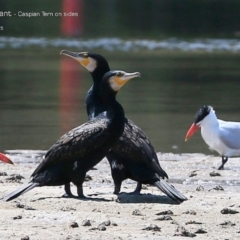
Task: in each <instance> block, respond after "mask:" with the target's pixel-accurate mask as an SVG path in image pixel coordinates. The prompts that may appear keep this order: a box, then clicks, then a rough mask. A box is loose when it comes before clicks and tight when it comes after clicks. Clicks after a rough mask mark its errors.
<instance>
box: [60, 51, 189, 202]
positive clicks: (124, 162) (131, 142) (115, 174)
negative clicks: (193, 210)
mask: <svg viewBox="0 0 240 240" xmlns="http://www.w3.org/2000/svg"><path fill="white" fill-rule="evenodd" d="M60 54H63V55H66V56H69V57H72V58H73V59H75V60H77V61H78V62H79V63H80V64H81V65H82V66H84V67H85V68H87V70H88V71H89V72H90V73H91V75H92V79H93V86H92V87H91V88H90V89H89V91H88V93H87V96H86V108H87V114H88V117H89V119H92V118H94V117H96V116H98V115H99V114H101V115H104V111H105V110H106V108H105V106H104V105H103V102H102V100H101V96H100V94H99V89H100V88H99V86H100V83H101V79H102V76H103V75H104V74H105V73H106V72H107V71H110V68H109V65H108V62H107V60H106V59H105V58H104V57H103V56H101V55H99V54H96V53H90V52H79V53H76V52H70V51H67V50H62V51H61V53H60ZM106 157H107V159H108V161H109V164H110V167H111V173H112V178H113V181H114V185H115V189H114V193H115V194H118V193H119V192H120V190H121V184H122V181H124V180H125V179H127V178H130V179H132V180H135V181H137V182H138V184H137V187H136V189H135V191H134V192H133V193H140V191H141V189H142V184H152V185H155V186H156V187H158V188H159V189H160V190H161V191H162V192H164V193H165V194H166V195H168V196H169V197H170V198H172V199H173V200H175V201H176V202H179V203H180V202H183V201H185V200H187V198H186V197H185V196H184V195H182V194H181V193H180V192H179V191H178V190H176V189H175V188H174V187H173V186H171V185H169V184H168V183H167V182H166V181H164V180H163V179H164V178H168V175H167V173H166V172H165V171H164V170H163V169H162V168H161V166H160V164H159V162H158V158H157V154H156V152H155V150H154V147H153V146H152V144H151V142H150V140H149V139H148V137H147V136H146V135H145V134H144V132H143V131H142V130H141V129H140V128H139V127H138V126H136V125H135V124H134V123H133V122H132V121H131V120H129V119H127V118H125V128H124V132H123V135H122V136H121V137H120V139H119V141H118V144H116V145H115V146H114V147H112V148H111V151H110V152H109V153H108V154H107V156H106Z"/></svg>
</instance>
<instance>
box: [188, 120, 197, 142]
mask: <svg viewBox="0 0 240 240" xmlns="http://www.w3.org/2000/svg"><path fill="white" fill-rule="evenodd" d="M199 128H200V127H199V126H198V125H196V124H195V123H193V124H192V126H191V127H190V128H189V130H188V132H187V135H186V137H185V141H187V140H188V139H189V138H190V137H191V136H192V135H193V134H194V133H195V132H196V131H197V130H198V129H199Z"/></svg>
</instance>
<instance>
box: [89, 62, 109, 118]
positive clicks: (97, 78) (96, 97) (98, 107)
mask: <svg viewBox="0 0 240 240" xmlns="http://www.w3.org/2000/svg"><path fill="white" fill-rule="evenodd" d="M108 71H110V68H109V66H108V65H106V66H103V67H97V68H96V69H95V70H94V71H93V72H92V73H91V75H92V80H93V85H92V87H91V88H90V89H89V90H88V93H87V96H86V109H87V114H88V118H89V119H92V118H94V117H96V116H97V115H98V114H100V113H102V112H105V111H106V107H105V106H104V104H103V101H102V98H101V94H100V85H101V81H102V78H103V76H104V74H105V73H106V72H108Z"/></svg>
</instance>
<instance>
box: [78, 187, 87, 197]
mask: <svg viewBox="0 0 240 240" xmlns="http://www.w3.org/2000/svg"><path fill="white" fill-rule="evenodd" d="M77 194H78V198H86V197H85V196H84V194H83V187H82V184H79V185H77Z"/></svg>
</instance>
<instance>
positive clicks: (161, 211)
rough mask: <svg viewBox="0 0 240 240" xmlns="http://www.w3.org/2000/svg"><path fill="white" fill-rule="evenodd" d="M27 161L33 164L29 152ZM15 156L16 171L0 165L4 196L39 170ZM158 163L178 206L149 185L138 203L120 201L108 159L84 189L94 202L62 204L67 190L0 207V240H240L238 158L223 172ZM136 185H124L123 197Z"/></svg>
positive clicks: (207, 163) (211, 161) (205, 162)
mask: <svg viewBox="0 0 240 240" xmlns="http://www.w3.org/2000/svg"><path fill="white" fill-rule="evenodd" d="M24 154H25V156H26V159H30V160H31V156H32V152H26V153H24ZM10 156H11V157H12V159H13V161H14V162H16V164H15V166H10V165H6V164H0V168H1V169H0V187H1V193H0V194H1V196H3V195H6V194H7V193H9V192H11V191H13V190H15V189H16V188H18V187H20V186H21V185H22V184H23V183H26V182H27V181H28V179H29V177H30V175H31V173H32V172H33V170H34V169H35V167H36V166H37V164H38V163H33V162H31V161H29V163H26V162H25V161H22V162H21V161H18V159H19V156H18V155H17V154H16V153H15V154H14V155H11V153H10ZM158 157H159V160H160V164H161V166H162V167H163V168H164V169H165V170H166V172H167V173H168V175H169V178H170V179H169V182H171V183H172V184H173V185H174V186H175V187H176V188H177V189H178V190H179V191H181V192H182V193H183V194H184V195H185V196H187V198H188V201H186V202H184V203H182V204H180V205H176V204H174V203H173V202H172V201H171V200H170V199H169V198H168V197H166V196H165V195H164V194H163V193H161V192H160V191H159V190H158V189H157V188H155V187H152V186H145V187H144V190H142V195H140V196H132V195H128V194H125V193H122V194H120V195H119V196H118V197H117V196H115V195H113V194H112V192H113V182H112V179H111V175H110V171H109V166H108V162H107V161H106V160H103V161H102V162H101V163H100V164H98V165H97V166H96V170H91V171H90V172H88V175H90V177H91V178H92V179H91V178H89V179H88V181H86V182H85V183H84V192H85V195H88V196H90V197H91V198H92V199H91V200H86V201H82V200H78V199H70V198H62V197H61V196H62V195H63V193H64V191H63V187H42V188H35V189H33V190H32V191H30V192H28V193H26V194H25V195H22V196H21V197H19V198H17V199H16V200H14V201H11V202H7V203H6V202H1V204H0V239H11V240H12V239H31V240H32V239H74V240H76V239H176V240H178V239H188V238H189V237H194V238H195V239H240V224H239V222H240V186H239V185H240V184H239V183H240V159H239V158H234V159H230V160H229V162H228V163H227V164H226V170H224V171H218V170H216V168H217V167H218V166H220V164H221V159H220V157H214V156H210V155H208V156H206V155H202V154H181V155H179V154H171V153H170V154H167V153H165V154H161V153H159V154H158ZM34 161H35V160H34ZM14 174H20V176H16V175H14ZM21 176H22V177H24V178H21ZM135 186H136V183H135V182H133V181H131V180H127V181H125V182H124V183H123V185H122V192H131V191H133V190H134V188H135ZM72 189H73V192H74V193H75V192H76V191H75V190H76V189H75V187H74V186H72ZM238 212H239V213H238Z"/></svg>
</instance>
